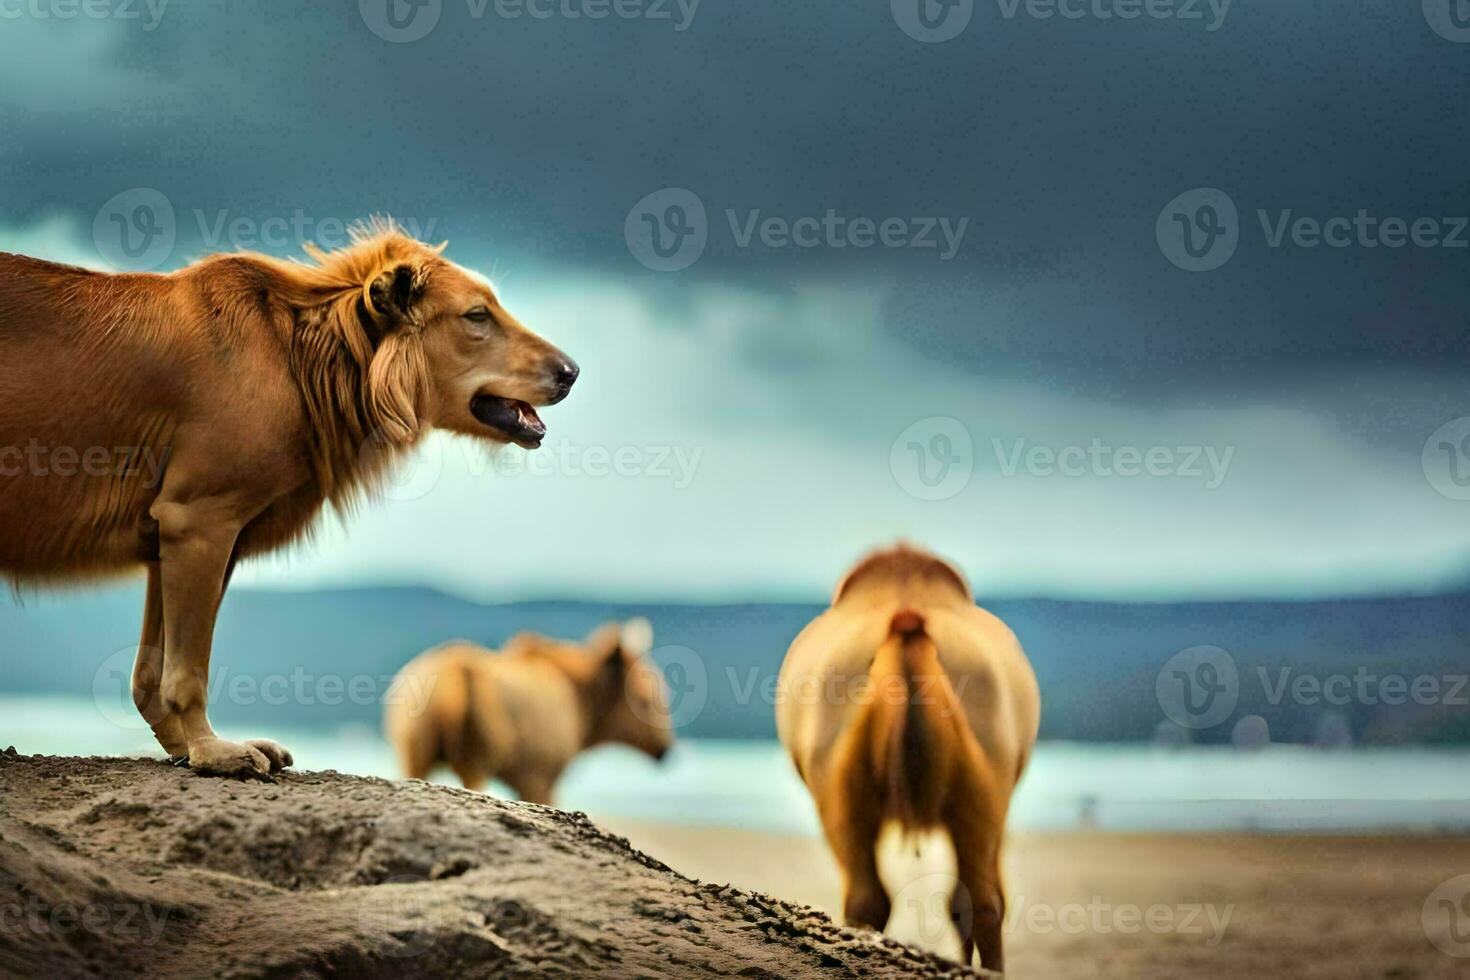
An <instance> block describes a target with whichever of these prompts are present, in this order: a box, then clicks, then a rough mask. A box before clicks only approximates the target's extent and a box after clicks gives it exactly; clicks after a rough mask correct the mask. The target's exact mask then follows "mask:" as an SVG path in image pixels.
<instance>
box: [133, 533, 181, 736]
mask: <svg viewBox="0 0 1470 980" xmlns="http://www.w3.org/2000/svg"><path fill="white" fill-rule="evenodd" d="M162 680H163V583H162V581H161V576H160V574H159V568H158V563H157V562H151V563H150V564H149V565H148V590H147V594H146V598H145V599H144V601H143V635H142V638H141V639H139V640H138V657H137V659H136V660H134V661H133V704H135V705H137V707H138V713H139V714H141V715H142V716H143V720H144V721H146V722H148V727H149V728H152V729H153V737H154V738H156V739H158V744H159V745H162V746H163V750H164V751H165V752H167V753H168V755H169V758H170V759H173V760H175V761H178V760H180V759H184V758H187V757H188V755H189V743H188V741H187V740H186V739H185V738H184V729H183V726H182V725H181V724H180V723H179V718H178V716H177V715H174V714H172V713H170V712H169V710H168V709H167V708H166V707H165V706H164V704H163V698H162V697H161V696H160V695H159V693H158V688H159V684H160V683H162Z"/></svg>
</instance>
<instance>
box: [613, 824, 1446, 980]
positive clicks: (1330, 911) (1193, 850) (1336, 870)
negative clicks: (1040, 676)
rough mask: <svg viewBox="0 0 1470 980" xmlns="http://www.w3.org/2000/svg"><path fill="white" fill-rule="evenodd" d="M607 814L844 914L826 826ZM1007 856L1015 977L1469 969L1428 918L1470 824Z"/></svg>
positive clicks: (696, 868)
mask: <svg viewBox="0 0 1470 980" xmlns="http://www.w3.org/2000/svg"><path fill="white" fill-rule="evenodd" d="M594 819H596V817H595V815H594ZM598 822H599V823H601V824H603V825H604V826H606V827H607V828H609V829H610V830H612V831H614V832H615V833H618V834H622V835H624V836H626V837H627V838H628V839H629V840H630V841H631V842H632V843H633V845H634V846H636V847H638V848H639V849H641V850H643V851H645V852H647V853H648V854H650V855H652V856H654V857H656V858H658V859H660V860H662V861H664V862H665V863H667V864H669V865H670V866H672V867H673V868H675V869H676V870H678V871H681V872H683V873H684V874H687V875H690V876H693V877H696V878H699V879H702V880H705V881H716V882H727V883H730V884H733V885H737V886H740V887H742V888H750V889H755V890H759V891H764V892H768V893H770V894H772V895H775V896H777V897H780V898H785V899H789V900H792V901H796V902H801V903H805V904H808V905H811V906H813V907H815V908H817V909H820V910H822V911H825V912H828V913H829V914H834V915H836V914H838V913H840V905H841V897H840V896H841V884H840V880H839V877H838V873H837V869H836V867H835V865H834V864H833V862H832V859H831V857H830V855H829V854H828V852H827V850H826V847H825V845H824V844H823V842H821V841H819V840H813V839H810V838H803V837H795V836H778V835H770V834H761V833H752V832H748V831H739V830H726V829H717V828H708V829H705V828H690V827H681V826H673V825H660V824H652V823H645V822H636V821H628V820H621V819H616V818H610V819H605V820H599V821H598ZM924 863H925V865H926V866H927V865H928V862H924ZM926 870H927V867H926ZM1006 870H1007V882H1008V888H1009V892H1010V914H1009V916H1008V922H1007V932H1006V938H1007V949H1008V953H1007V955H1008V958H1009V964H1008V966H1009V969H1008V971H1007V972H1008V974H1009V975H1011V976H1014V977H1021V978H1053V977H1072V976H1078V977H1080V976H1101V977H1118V978H1132V980H1141V978H1158V980H1178V978H1181V977H1211V978H1221V977H1225V978H1234V977H1242V978H1243V977H1251V978H1260V977H1287V976H1289V977H1323V978H1326V977H1333V978H1344V977H1362V978H1367V977H1380V978H1382V977H1394V978H1437V977H1446V978H1448V977H1462V976H1465V975H1466V974H1467V971H1470V959H1456V958H1454V957H1451V956H1449V955H1447V954H1446V953H1445V952H1442V951H1441V950H1440V949H1438V948H1436V947H1435V945H1433V944H1432V943H1431V942H1430V940H1429V938H1428V937H1427V936H1426V930H1425V919H1424V910H1425V902H1426V900H1427V899H1428V898H1429V897H1430V893H1431V892H1433V891H1434V890H1435V888H1436V887H1438V886H1439V885H1440V884H1441V883H1443V882H1445V881H1447V880H1448V879H1451V878H1454V877H1456V876H1457V875H1462V874H1467V873H1470V838H1465V837H1453V838H1446V837H1393V836H1380V837H1314V836H1284V835H1283V836H1252V835H1245V834H1206V835H1184V834H1179V835H1145V834H1101V833H1022V834H1016V835H1013V836H1012V838H1011V840H1010V843H1009V848H1008V851H1007V855H1006ZM930 873H932V872H930ZM939 880H942V879H939ZM928 901H929V900H928V899H927V898H920V899H919V901H917V902H908V901H905V902H896V903H895V908H896V911H895V919H896V921H895V925H894V928H893V929H891V930H890V931H891V932H893V933H894V934H896V935H899V936H900V938H903V939H907V940H909V941H921V940H922V939H923V937H924V934H925V933H926V931H927V933H929V934H930V935H931V936H932V935H933V934H935V933H937V932H938V930H936V929H929V930H925V929H924V927H923V925H922V923H921V921H919V920H918V919H915V918H913V913H914V910H915V909H917V910H919V914H922V909H923V908H924V905H925V903H927V902H928ZM905 907H907V912H906V911H905ZM905 915H909V916H910V918H909V921H906V922H899V921H897V920H898V919H899V918H900V917H902V916H905ZM937 945H939V946H940V947H942V948H943V947H945V946H947V944H946V943H944V942H942V941H941V942H938V943H937ZM1463 945H1464V947H1465V948H1464V950H1463V951H1464V952H1465V953H1466V954H1470V944H1463Z"/></svg>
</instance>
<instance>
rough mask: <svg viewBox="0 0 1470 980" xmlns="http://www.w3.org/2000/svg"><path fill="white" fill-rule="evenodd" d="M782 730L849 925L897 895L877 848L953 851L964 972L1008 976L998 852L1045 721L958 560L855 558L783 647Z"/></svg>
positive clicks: (874, 924)
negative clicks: (836, 869)
mask: <svg viewBox="0 0 1470 980" xmlns="http://www.w3.org/2000/svg"><path fill="white" fill-rule="evenodd" d="M777 690H778V701H777V705H776V728H777V731H778V733H779V734H780V737H781V741H782V743H783V744H784V745H785V746H786V749H787V751H788V752H789V753H790V754H791V758H792V760H793V761H794V762H795V764H796V769H797V772H798V773H799V774H800V776H801V778H802V780H803V781H804V782H805V783H806V785H807V788H808V789H809V790H810V791H811V794H812V797H813V799H814V800H815V801H816V804H817V810H818V812H819V813H820V815H821V818H822V827H823V829H824V830H825V832H826V835H827V841H828V843H829V844H830V845H831V847H832V852H833V854H834V855H835V856H836V858H837V862H838V864H839V865H840V866H841V868H842V872H843V879H844V889H843V911H844V915H845V917H846V919H847V921H848V923H849V924H850V925H860V926H866V927H868V928H870V929H876V930H879V931H880V932H881V931H882V930H883V929H884V928H885V927H886V926H887V925H888V920H889V914H890V912H891V911H892V908H893V902H892V899H891V898H890V896H889V893H888V891H887V889H886V888H885V887H884V883H883V881H882V879H881V877H880V874H879V869H878V857H879V839H880V836H884V834H885V831H888V830H897V831H898V832H899V835H900V836H901V837H910V838H912V837H915V835H921V834H930V833H932V832H938V833H940V834H942V835H944V836H947V837H948V839H949V842H950V843H952V844H953V847H954V857H955V861H956V865H957V866H956V868H955V875H954V886H953V888H952V892H951V895H950V898H949V904H950V915H951V920H952V921H953V922H954V923H955V925H956V926H957V928H958V931H959V934H960V935H959V938H960V941H961V949H962V957H963V961H964V962H965V963H966V964H969V962H970V961H971V959H972V958H973V956H974V953H975V952H976V951H977V950H978V952H979V953H980V965H981V966H983V967H985V968H986V969H989V970H994V971H996V972H1003V971H1004V969H1005V966H1004V953H1003V951H1002V947H1001V928H1002V923H1003V921H1004V918H1005V894H1004V890H1003V889H1002V887H1001V879H1000V847H1001V838H1002V837H1003V836H1004V832H1005V823H1006V814H1007V811H1008V809H1009V807H1010V801H1011V794H1012V792H1014V790H1015V787H1016V783H1017V782H1018V781H1019V780H1020V778H1021V774H1022V772H1023V771H1024V770H1025V768H1026V761H1027V759H1028V758H1029V756H1030V754H1031V748H1032V746H1033V745H1034V744H1035V742H1036V732H1037V727H1038V725H1039V724H1040V720H1041V697H1040V693H1039V690H1038V688H1037V684H1036V677H1035V675H1034V674H1033V673H1032V670H1031V665H1030V663H1029V661H1027V659H1026V655H1025V653H1023V652H1022V650H1021V645H1020V644H1019V643H1018V642H1017V641H1016V637H1015V634H1013V633H1012V632H1011V631H1010V630H1009V629H1008V628H1007V627H1006V625H1005V624H1004V623H1003V622H1001V621H1000V620H999V619H997V618H996V617H995V616H993V615H991V614H990V613H988V612H986V611H985V610H983V609H980V608H978V607H977V606H976V605H975V600H974V597H973V596H972V594H971V592H970V587H969V585H968V584H967V583H966V582H965V579H964V577H963V576H961V575H960V573H959V572H958V571H956V570H955V568H954V567H953V566H951V565H950V564H948V563H947V562H944V561H942V560H941V559H939V558H937V557H935V556H934V555H931V554H929V553H927V552H924V551H920V550H918V549H916V548H911V547H908V546H905V545H900V546H899V547H896V548H891V549H889V550H886V551H879V552H876V553H874V554H872V555H869V556H868V557H867V558H865V559H863V560H862V561H861V562H859V563H858V564H857V566H856V567H854V568H853V569H852V570H851V571H850V572H848V574H847V576H846V578H844V579H843V580H842V583H841V584H840V585H839V586H838V587H837V594H836V596H835V597H834V598H833V600H832V606H831V608H830V609H828V610H827V611H826V612H824V613H822V614H821V615H820V616H818V617H817V618H816V619H815V620H813V621H812V622H811V623H810V624H809V625H808V626H807V627H806V629H804V630H802V632H801V634H800V635H799V636H798V637H797V638H796V640H795V641H793V642H792V644H791V649H790V650H789V651H788V652H787V654H786V661H785V663H784V664H783V665H782V667H781V677H780V682H779V686H778V688H777Z"/></svg>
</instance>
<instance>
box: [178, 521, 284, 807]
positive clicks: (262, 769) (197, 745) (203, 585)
mask: <svg viewBox="0 0 1470 980" xmlns="http://www.w3.org/2000/svg"><path fill="white" fill-rule="evenodd" d="M153 511H154V515H153V516H154V517H155V518H157V519H158V527H159V557H160V559H161V561H160V563H159V567H160V573H161V585H162V592H163V624H164V626H163V641H164V642H163V678H162V682H161V684H160V693H161V694H162V696H163V704H164V708H165V709H166V710H167V711H168V712H169V713H171V714H173V715H175V716H176V717H177V718H178V720H179V725H180V728H181V730H182V733H183V737H184V740H185V742H186V744H187V747H188V753H189V765H190V767H191V768H193V769H197V770H199V771H200V772H206V773H213V774H216V775H223V776H246V777H255V778H264V777H267V776H269V775H270V774H271V773H272V772H275V771H277V770H280V769H284V768H285V767H287V766H289V765H291V763H292V759H291V754H290V753H289V752H287V751H286V750H285V749H284V748H282V747H281V746H280V745H277V744H276V743H275V742H271V741H267V740H264V739H261V740H254V741H248V742H231V741H228V740H226V739H222V738H220V737H219V736H217V735H216V734H215V733H214V728H213V726H211V725H210V723H209V717H208V701H209V658H210V653H211V650H212V648H213V644H214V624H215V618H216V615H217V613H218V611H219V604H220V598H221V596H222V595H223V592H224V587H225V578H226V574H227V572H228V570H229V567H230V558H231V555H232V554H233V551H234V547H235V539H236V538H237V537H238V536H239V534H240V529H241V527H242V526H243V521H241V520H240V519H239V517H238V513H237V512H236V510H235V509H233V508H231V507H229V506H228V505H226V504H224V503H223V502H208V501H203V502H191V503H189V504H179V503H162V502H161V503H158V504H155V505H154V508H153Z"/></svg>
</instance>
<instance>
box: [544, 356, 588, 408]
mask: <svg viewBox="0 0 1470 980" xmlns="http://www.w3.org/2000/svg"><path fill="white" fill-rule="evenodd" d="M581 373H582V369H581V368H579V367H577V362H576V361H574V360H572V359H571V358H570V357H566V358H563V359H562V360H561V363H559V364H557V365H556V366H555V367H554V368H552V369H551V384H552V387H553V388H554V389H555V391H556V393H555V394H554V395H553V396H552V398H551V403H552V404H553V405H555V404H556V403H557V402H559V401H561V400H562V399H563V398H565V397H567V394H568V393H569V392H570V391H571V390H572V385H574V384H576V383H577V377H578V376H579V375H580V374H581Z"/></svg>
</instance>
